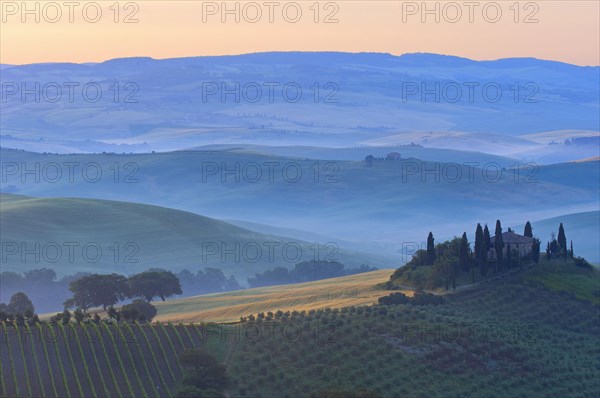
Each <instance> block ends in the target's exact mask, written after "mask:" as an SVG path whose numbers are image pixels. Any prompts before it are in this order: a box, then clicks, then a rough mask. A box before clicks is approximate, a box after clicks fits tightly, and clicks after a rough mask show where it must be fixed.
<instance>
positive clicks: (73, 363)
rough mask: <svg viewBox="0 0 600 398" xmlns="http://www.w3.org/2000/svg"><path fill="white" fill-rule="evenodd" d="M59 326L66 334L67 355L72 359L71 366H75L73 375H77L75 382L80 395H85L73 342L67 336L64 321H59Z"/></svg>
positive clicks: (64, 334)
mask: <svg viewBox="0 0 600 398" xmlns="http://www.w3.org/2000/svg"><path fill="white" fill-rule="evenodd" d="M58 327H59V328H60V331H61V332H62V334H63V336H65V345H66V346H67V355H69V361H71V368H73V376H74V377H75V383H76V384H77V389H78V390H79V396H80V397H83V396H85V395H84V394H83V388H82V387H81V381H80V380H79V373H77V367H76V366H75V361H74V360H73V353H72V352H71V342H70V341H68V340H69V339H67V338H66V336H67V331H66V329H65V326H64V325H63V324H62V323H59V324H58Z"/></svg>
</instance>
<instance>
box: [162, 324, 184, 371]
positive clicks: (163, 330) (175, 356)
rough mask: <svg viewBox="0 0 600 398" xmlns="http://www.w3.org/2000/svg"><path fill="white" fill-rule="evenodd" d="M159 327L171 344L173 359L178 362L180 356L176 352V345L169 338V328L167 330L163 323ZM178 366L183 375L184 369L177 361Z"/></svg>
mask: <svg viewBox="0 0 600 398" xmlns="http://www.w3.org/2000/svg"><path fill="white" fill-rule="evenodd" d="M158 325H159V327H160V330H161V331H162V332H163V334H164V335H165V336H166V337H167V341H168V342H169V345H170V346H171V350H172V351H173V357H174V358H175V359H176V360H177V358H178V357H179V355H177V350H175V345H174V344H173V340H171V336H169V332H167V328H165V326H164V325H163V324H162V323H159V324H158ZM177 366H178V367H179V371H180V372H181V373H182V374H183V368H182V367H181V364H180V363H179V361H177Z"/></svg>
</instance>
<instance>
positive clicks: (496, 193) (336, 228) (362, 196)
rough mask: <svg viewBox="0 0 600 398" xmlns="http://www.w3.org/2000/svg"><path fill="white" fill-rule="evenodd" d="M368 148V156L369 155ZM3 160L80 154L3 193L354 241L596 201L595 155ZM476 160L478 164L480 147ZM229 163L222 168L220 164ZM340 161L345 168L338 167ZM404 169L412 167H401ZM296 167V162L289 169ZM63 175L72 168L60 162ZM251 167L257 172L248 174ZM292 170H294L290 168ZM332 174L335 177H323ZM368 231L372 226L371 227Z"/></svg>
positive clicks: (585, 207) (586, 206)
mask: <svg viewBox="0 0 600 398" xmlns="http://www.w3.org/2000/svg"><path fill="white" fill-rule="evenodd" d="M368 153H369V151H368V148H365V151H364V155H366V154H368ZM2 159H3V161H5V162H17V164H21V162H24V165H23V166H22V168H24V167H27V168H28V169H32V168H33V167H34V164H35V163H36V162H39V163H40V165H41V167H42V168H43V167H44V166H45V165H47V164H51V163H52V162H56V163H58V164H61V165H62V164H64V163H65V162H78V163H79V165H80V166H79V167H78V168H77V172H76V173H75V181H74V182H73V183H70V182H69V181H68V178H67V177H66V176H64V177H63V178H62V179H61V180H60V181H59V182H57V183H50V182H45V181H43V180H42V181H41V182H40V183H35V182H34V181H33V178H32V177H28V179H27V180H26V181H25V183H23V182H22V181H21V175H20V173H17V174H16V175H14V176H13V175H8V176H7V177H6V182H4V183H3V189H4V192H11V193H18V194H27V195H33V196H43V197H86V198H102V199H112V200H124V201H130V202H138V203H147V204H153V205H159V206H165V207H171V208H177V209H181V210H186V211H192V212H195V213H198V214H204V215H207V216H209V217H214V218H219V219H236V220H244V221H250V222H257V223H262V224H269V225H273V226H279V227H287V228H293V229H300V230H308V231H314V232H318V233H321V234H324V235H331V236H336V237H340V238H342V239H348V240H353V239H354V240H371V241H387V242H392V241H393V242H395V243H396V244H397V246H401V242H403V241H414V240H415V239H421V238H420V237H421V236H426V235H427V233H428V232H429V228H430V225H432V224H434V223H435V225H436V232H437V234H436V235H439V236H441V235H446V234H452V233H456V230H457V225H467V224H468V225H475V223H477V222H485V221H486V220H489V221H490V222H491V221H493V220H496V219H497V218H500V219H502V221H503V222H506V223H509V224H517V223H520V222H522V221H523V220H525V219H535V218H538V219H539V218H547V217H551V216H555V215H557V210H556V209H561V213H567V212H577V211H589V210H590V209H594V208H597V205H598V180H599V179H600V170H599V167H598V162H585V163H569V164H560V165H553V166H547V167H540V168H539V170H537V172H536V173H535V174H534V175H533V176H532V177H533V178H534V180H532V181H529V182H525V181H524V180H525V179H526V178H527V177H528V176H529V174H530V173H532V172H533V171H532V169H527V170H521V173H520V174H519V175H518V176H517V177H518V182H515V175H516V174H515V172H514V171H513V170H505V171H504V172H503V174H502V179H501V180H500V181H492V177H494V175H495V171H494V170H495V169H494V168H493V167H491V168H490V170H489V173H488V176H491V177H490V179H489V180H487V181H486V180H484V178H483V177H482V171H481V170H475V173H474V174H475V177H474V180H473V181H471V180H470V179H469V176H470V175H471V172H472V170H471V169H469V168H467V167H464V168H463V169H462V170H461V174H462V178H461V179H459V181H458V182H454V181H452V178H453V177H454V176H455V174H453V173H455V172H456V169H455V168H450V169H448V175H449V178H448V179H444V178H442V179H440V180H439V181H438V182H436V181H435V180H434V177H433V176H431V175H430V176H428V177H427V179H426V183H423V181H422V179H421V175H420V174H419V173H418V171H417V174H416V175H410V176H407V175H408V174H409V173H408V170H413V167H417V168H419V167H420V168H422V169H423V170H424V169H425V168H427V169H428V170H435V169H436V167H437V168H438V169H439V170H443V169H444V167H446V166H445V165H443V164H442V165H440V164H438V165H437V166H436V164H434V163H432V162H429V163H427V164H423V165H422V164H421V162H420V161H418V160H414V161H412V162H413V163H412V164H411V165H410V166H403V165H405V163H406V162H410V161H405V162H377V163H376V164H374V165H373V167H370V168H369V167H366V166H365V163H364V162H362V161H336V162H335V165H334V166H332V165H331V162H328V161H324V160H321V161H319V162H318V166H319V171H318V173H317V177H318V178H317V180H316V181H315V170H316V168H315V162H316V161H315V160H312V159H305V158H303V159H298V158H286V157H276V156H269V155H257V154H250V153H239V152H234V151H182V152H170V153H160V154H141V155H126V154H125V155H102V154H90V155H43V154H35V153H30V152H23V151H12V150H2ZM470 161H473V162H477V161H478V159H477V156H476V155H474V157H473V159H471V160H470ZM90 162H95V163H97V164H98V165H100V166H101V168H102V170H103V173H104V174H103V176H104V177H103V178H102V179H101V180H100V181H99V182H97V183H89V182H86V181H84V180H83V178H82V177H81V169H82V167H83V165H86V164H90ZM129 162H132V163H133V164H135V165H137V172H136V173H135V174H134V176H133V177H134V178H136V179H137V181H138V182H137V183H123V179H124V178H125V175H126V174H127V173H128V172H129V171H131V169H127V170H125V165H126V164H128V163H129ZM207 162H208V163H211V164H216V165H218V166H219V167H220V168H221V169H224V168H225V167H226V168H227V169H229V170H231V169H233V168H234V167H235V166H236V165H238V167H240V169H241V168H243V167H244V166H247V165H251V164H258V165H263V164H264V163H265V162H279V165H280V166H279V167H276V168H275V175H274V181H272V182H271V181H270V180H269V175H268V174H269V172H268V168H267V167H266V166H264V167H262V169H263V177H262V179H260V181H259V182H257V183H252V182H249V181H245V180H244V179H243V178H242V179H241V180H240V181H239V182H234V180H233V177H232V176H229V177H227V179H226V182H222V179H221V176H220V175H219V174H217V175H215V176H209V177H207V179H206V180H205V181H204V182H203V179H202V165H203V164H206V163H207ZM115 163H118V165H119V168H120V169H121V174H120V176H119V179H118V181H119V182H117V183H115V182H114V173H113V172H112V171H111V169H110V167H111V166H112V167H114V164H115ZM223 165H225V167H223ZM284 165H292V166H296V165H297V166H299V167H301V168H302V178H301V179H300V180H299V181H298V182H289V181H287V182H286V181H285V180H284V178H283V176H282V173H283V172H282V169H283V166H284ZM335 167H337V168H339V169H337V171H335V170H336V169H335ZM403 167H406V168H404V169H403ZM292 170H295V169H292ZM63 172H64V173H65V174H66V173H67V169H66V166H63ZM249 173H250V172H249ZM289 173H290V175H291V176H292V177H293V173H292V171H289ZM330 173H333V179H332V180H329V181H330V182H324V180H325V179H326V178H327V176H328V175H329V174H330ZM365 231H368V232H367V233H365Z"/></svg>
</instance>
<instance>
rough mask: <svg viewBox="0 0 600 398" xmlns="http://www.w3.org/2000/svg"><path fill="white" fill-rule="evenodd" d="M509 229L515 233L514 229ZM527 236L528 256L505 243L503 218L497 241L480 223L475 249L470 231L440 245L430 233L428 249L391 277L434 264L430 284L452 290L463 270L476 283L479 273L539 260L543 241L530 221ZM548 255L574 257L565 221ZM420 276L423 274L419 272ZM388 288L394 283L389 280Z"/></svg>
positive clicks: (499, 226)
mask: <svg viewBox="0 0 600 398" xmlns="http://www.w3.org/2000/svg"><path fill="white" fill-rule="evenodd" d="M508 232H513V233H514V231H513V230H512V229H510V228H509V229H508ZM523 235H524V236H526V237H529V238H532V239H533V242H532V247H531V252H529V253H527V254H526V255H525V256H524V257H522V253H521V252H519V251H518V250H517V248H516V247H511V244H510V242H508V243H505V242H504V240H503V237H502V224H501V222H500V220H497V221H496V225H495V228H494V241H493V242H492V239H491V236H490V229H489V228H488V226H487V225H484V226H483V227H482V226H481V224H477V226H476V228H475V242H474V245H473V248H472V249H471V245H470V243H469V241H468V239H467V234H466V232H464V233H463V234H462V237H460V238H459V237H455V238H453V239H452V240H449V241H446V242H442V243H438V244H436V243H435V240H434V236H433V233H431V232H430V233H429V235H428V236H427V246H426V249H420V250H417V251H416V252H415V253H414V255H413V257H412V258H411V260H410V261H409V262H408V263H406V265H405V267H402V268H399V269H397V270H396V271H395V272H394V274H393V275H392V277H391V280H394V279H397V278H399V277H400V276H401V275H403V274H405V273H406V272H409V271H410V270H414V269H416V268H417V267H420V266H426V265H427V266H432V270H431V274H430V276H429V279H428V280H427V281H425V282H427V283H428V286H429V287H437V286H444V287H445V288H446V289H449V288H450V286H452V288H453V289H456V280H457V278H458V276H459V275H460V274H461V273H462V274H469V275H470V279H471V281H472V283H474V282H475V279H476V275H477V274H479V275H480V276H481V277H485V276H486V275H488V273H489V272H493V273H494V274H497V273H500V272H504V271H508V270H510V269H513V268H516V267H520V266H521V265H522V263H523V261H524V260H525V261H532V262H534V263H538V262H539V260H540V245H541V241H540V240H539V239H538V238H536V237H534V236H533V228H532V226H531V223H530V222H529V221H527V223H526V224H525V228H524V231H523ZM546 256H547V257H548V258H555V257H563V258H567V257H571V258H572V257H573V243H572V242H571V248H570V249H568V248H567V240H566V236H565V231H564V227H563V225H562V223H561V224H560V226H559V234H558V238H556V239H555V238H554V236H552V239H551V241H550V242H548V245H547V249H546ZM416 277H419V275H417V276H416ZM421 277H422V276H421ZM421 282H423V281H421ZM421 282H420V283H421ZM388 287H390V288H391V287H393V286H392V284H390V283H388Z"/></svg>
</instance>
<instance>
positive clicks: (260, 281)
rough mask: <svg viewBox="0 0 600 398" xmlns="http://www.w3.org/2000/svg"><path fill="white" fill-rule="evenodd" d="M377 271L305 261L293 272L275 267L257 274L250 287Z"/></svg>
mask: <svg viewBox="0 0 600 398" xmlns="http://www.w3.org/2000/svg"><path fill="white" fill-rule="evenodd" d="M376 269H377V268H373V267H369V266H367V265H364V264H363V265H361V266H360V267H358V268H351V269H345V268H344V265H343V264H341V263H339V262H337V261H314V260H313V261H303V262H301V263H298V264H296V265H295V266H294V268H292V269H291V270H288V269H287V268H284V267H275V268H272V269H268V270H266V271H265V272H263V273H260V274H256V275H255V276H254V277H253V278H248V285H250V287H261V286H273V285H283V284H291V283H302V282H310V281H317V280H321V279H327V278H336V277H339V276H346V275H354V274H359V273H362V272H369V271H375V270H376Z"/></svg>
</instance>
